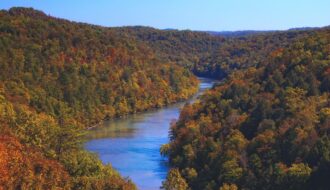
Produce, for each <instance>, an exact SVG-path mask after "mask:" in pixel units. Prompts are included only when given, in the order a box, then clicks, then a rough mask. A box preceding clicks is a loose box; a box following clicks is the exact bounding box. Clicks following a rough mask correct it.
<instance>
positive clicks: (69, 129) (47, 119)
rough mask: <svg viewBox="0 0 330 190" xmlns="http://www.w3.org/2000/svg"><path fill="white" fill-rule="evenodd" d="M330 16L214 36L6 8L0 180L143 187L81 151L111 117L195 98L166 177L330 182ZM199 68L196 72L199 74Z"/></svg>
mask: <svg viewBox="0 0 330 190" xmlns="http://www.w3.org/2000/svg"><path fill="white" fill-rule="evenodd" d="M329 40H330V27H324V28H318V29H311V30H289V31H281V32H270V33H267V32H263V33H260V34H259V33H258V34H251V35H244V36H228V35H227V36H226V37H223V36H218V35H212V34H209V33H207V32H194V31H176V30H168V31H166V30H157V29H154V28H149V27H117V28H109V27H101V26H95V25H90V24H85V23H77V22H71V21H68V20H64V19H59V18H54V17H51V16H47V15H46V14H45V13H43V12H41V11H38V10H34V9H32V8H19V7H14V8H11V9H9V10H1V11H0V125H1V132H0V139H1V140H0V176H1V177H0V186H1V187H4V188H5V189H20V188H22V189H52V188H58V189H124V190H131V189H136V187H135V185H134V184H133V183H132V182H131V181H130V180H129V179H126V178H123V177H122V176H120V175H119V174H118V172H117V171H115V170H114V169H113V168H112V167H111V166H110V165H104V164H102V162H101V161H100V160H99V159H98V158H97V156H96V155H94V154H91V153H89V152H87V151H85V150H84V149H83V142H82V141H83V133H84V132H86V128H88V126H90V125H92V124H94V123H98V122H99V121H100V120H101V119H102V118H105V117H106V116H109V117H116V116H118V115H125V114H128V113H134V112H138V111H142V110H146V109H148V108H151V107H158V106H159V107H161V106H164V105H168V104H170V103H173V102H176V101H179V100H182V99H188V97H190V96H192V95H193V94H194V93H196V92H197V89H198V88H197V84H198V80H197V79H196V77H195V75H198V76H206V77H209V78H216V79H223V78H226V80H225V81H224V82H223V83H221V84H220V85H217V87H216V88H215V89H212V90H210V91H207V93H205V94H204V95H203V96H202V100H201V101H199V102H198V103H195V104H193V105H187V106H185V108H184V109H183V110H182V112H181V116H180V119H179V120H178V122H177V123H176V124H174V125H173V126H172V129H171V135H170V138H171V142H170V144H168V145H165V146H164V147H162V154H164V155H168V156H169V160H170V164H171V166H172V167H173V170H171V171H170V172H169V175H168V177H167V180H166V182H164V188H165V189H173V188H179V189H180V190H181V189H187V188H190V189H193V190H194V189H215V190H218V189H223V190H224V189H237V188H240V189H241V188H243V189H274V188H275V189H283V188H286V187H289V189H292V190H295V189H304V188H308V187H317V188H318V189H327V188H328V187H329V186H330V184H329V182H328V181H327V177H326V176H329V173H330V170H329V165H330V160H329V158H330V155H329V151H327V150H329V149H330V140H329V137H328V134H329V122H330V111H329V110H330V108H329V105H330V103H329V99H330V98H329V91H330V65H329V64H330V56H329V55H330V45H329V44H330V42H329ZM193 73H194V74H195V75H194V74H193Z"/></svg>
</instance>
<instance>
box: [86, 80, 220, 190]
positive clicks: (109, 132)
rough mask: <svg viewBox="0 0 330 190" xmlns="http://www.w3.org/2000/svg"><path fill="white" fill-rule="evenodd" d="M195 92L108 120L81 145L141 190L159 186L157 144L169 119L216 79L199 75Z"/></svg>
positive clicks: (162, 166)
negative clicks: (180, 99) (178, 100)
mask: <svg viewBox="0 0 330 190" xmlns="http://www.w3.org/2000/svg"><path fill="white" fill-rule="evenodd" d="M199 79H200V81H201V82H200V85H199V91H198V93H196V94H195V96H194V97H193V98H191V99H190V100H187V101H186V102H181V103H177V104H174V105H171V106H168V107H165V108H161V109H157V110H153V111H148V112H144V113H138V114H134V115H130V116H127V117H125V118H119V119H114V120H109V121H104V122H103V123H102V124H101V125H103V126H100V127H97V128H94V129H92V130H90V131H89V134H88V137H89V141H88V142H87V143H86V145H85V147H86V149H87V150H89V151H91V152H95V153H97V154H98V155H99V157H100V159H101V160H102V162H103V163H105V164H109V163H110V164H111V165H112V166H113V167H114V168H115V169H117V170H118V171H119V173H120V174H121V175H122V176H124V177H129V178H130V179H131V180H132V181H133V182H134V183H135V184H136V185H137V187H138V189H141V190H156V189H160V186H161V184H162V181H164V179H165V178H166V174H167V171H168V166H167V159H166V158H164V157H162V156H161V155H160V152H159V150H160V147H161V145H162V144H166V143H168V141H169V138H168V134H169V128H170V124H171V122H173V121H175V120H176V119H178V117H179V114H180V109H181V108H182V107H183V106H184V104H186V103H187V102H189V103H192V102H193V101H195V100H196V99H197V97H198V96H199V95H200V94H201V93H202V92H203V91H205V90H207V89H209V88H211V87H212V86H213V84H214V83H215V82H216V81H214V80H211V79H206V78H199Z"/></svg>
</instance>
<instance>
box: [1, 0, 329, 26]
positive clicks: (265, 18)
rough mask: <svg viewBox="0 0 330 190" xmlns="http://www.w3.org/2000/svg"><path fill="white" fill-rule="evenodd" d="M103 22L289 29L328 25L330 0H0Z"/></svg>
mask: <svg viewBox="0 0 330 190" xmlns="http://www.w3.org/2000/svg"><path fill="white" fill-rule="evenodd" d="M13 6H22V7H33V8H35V9H38V10H42V11H43V12H45V13H46V14H49V15H51V16H55V17H59V18H65V19H68V20H73V21H78V22H86V23H90V24H96V25H102V26H111V27H113V26H136V25H142V26H151V27H155V28H159V29H168V28H171V29H180V30H182V29H190V30H203V31H234V30H285V29H289V28H297V27H321V26H328V25H330V0H0V9H9V8H10V7H13Z"/></svg>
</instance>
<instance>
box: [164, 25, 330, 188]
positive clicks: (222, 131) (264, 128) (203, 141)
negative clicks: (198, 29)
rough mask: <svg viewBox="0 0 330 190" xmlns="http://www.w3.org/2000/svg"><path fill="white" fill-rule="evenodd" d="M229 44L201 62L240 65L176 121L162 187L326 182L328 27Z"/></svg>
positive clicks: (209, 67)
mask: <svg viewBox="0 0 330 190" xmlns="http://www.w3.org/2000/svg"><path fill="white" fill-rule="evenodd" d="M225 44H227V45H225ZM225 44H223V46H221V47H220V48H219V49H218V50H217V51H216V53H215V54H214V55H213V56H211V57H209V58H208V59H209V61H206V62H205V63H204V64H202V63H199V64H197V65H196V67H203V68H205V69H204V71H205V73H209V74H211V75H213V71H214V69H215V68H217V67H221V68H224V69H226V67H229V68H232V69H233V68H235V69H233V70H232V71H231V72H230V73H229V74H228V77H227V78H226V80H224V82H223V83H221V84H219V85H217V86H216V87H214V88H213V89H212V90H210V91H208V92H207V93H205V94H204V95H203V96H202V97H201V99H200V101H199V102H197V103H195V104H193V105H186V106H185V107H184V108H183V110H182V112H181V115H180V118H179V120H178V121H177V122H176V123H175V124H173V126H172V127H171V132H170V138H171V142H170V143H169V144H167V145H164V146H163V147H162V149H161V151H162V153H163V154H165V155H168V156H169V158H170V164H171V166H172V167H173V169H172V170H171V171H170V172H169V174H168V177H167V180H166V181H165V182H164V184H163V186H164V188H165V189H188V188H189V189H216V190H218V189H221V190H229V189H230V190H236V189H247V190H248V189H251V190H252V189H269V190H270V189H290V190H296V189H297V190H298V189H299V190H302V189H319V190H325V189H329V186H330V183H329V180H328V179H329V175H330V167H329V166H330V154H329V150H330V137H329V127H330V97H329V96H330V29H329V28H323V29H318V30H312V31H288V32H280V33H268V34H262V35H252V36H249V37H239V38H233V39H228V40H227V41H226V42H225ZM228 44H229V45H228Z"/></svg>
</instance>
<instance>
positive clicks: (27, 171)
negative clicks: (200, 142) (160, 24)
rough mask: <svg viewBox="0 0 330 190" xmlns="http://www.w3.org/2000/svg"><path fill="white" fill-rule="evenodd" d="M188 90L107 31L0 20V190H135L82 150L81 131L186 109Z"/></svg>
mask: <svg viewBox="0 0 330 190" xmlns="http://www.w3.org/2000/svg"><path fill="white" fill-rule="evenodd" d="M197 84H198V81H197V79H196V78H195V76H194V75H192V73H191V72H190V71H189V70H188V69H186V68H183V67H181V66H178V65H177V64H176V63H175V62H171V61H168V60H161V59H159V57H158V56H157V55H156V53H155V52H154V51H153V49H152V47H149V46H148V44H146V43H144V42H143V41H137V40H136V39H134V38H133V37H130V36H129V35H127V36H125V37H124V36H122V35H119V33H117V32H114V30H113V29H110V28H104V27H99V26H93V25H88V24H82V23H74V22H69V21H66V20H62V19H57V18H53V17H49V16H47V15H45V14H44V13H42V12H40V11H36V10H33V9H27V8H12V9H10V10H8V11H4V10H3V11H0V121H1V132H0V138H1V142H0V163H1V164H0V167H1V168H0V176H1V177H0V187H1V188H3V189H54V188H56V189H57V188H59V189H135V187H134V185H133V184H132V183H131V182H130V181H128V180H126V179H123V178H122V177H121V176H119V174H118V173H117V172H116V171H114V170H113V169H112V168H111V166H105V165H103V164H102V163H101V161H100V160H98V158H97V157H96V156H94V155H92V154H90V153H88V152H86V151H84V150H83V149H82V143H83V133H84V132H83V130H84V129H85V128H87V127H89V126H91V125H93V124H95V123H97V122H99V121H100V120H102V119H104V118H113V117H118V116H122V115H126V114H130V113H135V112H139V111H144V110H147V109H150V108H157V107H162V106H165V105H168V104H170V103H173V102H177V101H180V100H184V99H187V98H189V97H190V96H191V95H192V94H194V93H195V92H196V90H197ZM1 188H0V189H1Z"/></svg>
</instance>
